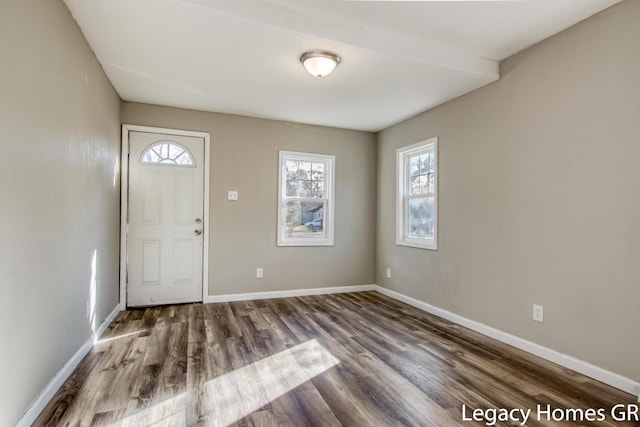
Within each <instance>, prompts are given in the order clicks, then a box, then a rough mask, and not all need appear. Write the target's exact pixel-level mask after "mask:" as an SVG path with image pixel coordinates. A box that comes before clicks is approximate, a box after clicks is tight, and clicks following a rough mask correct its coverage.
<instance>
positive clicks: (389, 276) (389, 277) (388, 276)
mask: <svg viewBox="0 0 640 427" xmlns="http://www.w3.org/2000/svg"><path fill="white" fill-rule="evenodd" d="M387 279H391V269H390V268H387Z"/></svg>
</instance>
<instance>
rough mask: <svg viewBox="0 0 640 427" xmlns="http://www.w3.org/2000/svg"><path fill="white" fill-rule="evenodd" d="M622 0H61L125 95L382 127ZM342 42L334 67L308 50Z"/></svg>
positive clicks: (456, 92)
mask: <svg viewBox="0 0 640 427" xmlns="http://www.w3.org/2000/svg"><path fill="white" fill-rule="evenodd" d="M619 1H620V0H520V1H518V0H514V1H499V0H494V1H456V0H450V1H359V0H354V1H341V0H262V1H259V0H64V2H65V3H66V5H67V7H68V8H69V10H70V11H71V13H72V14H73V16H74V18H75V19H76V21H78V24H79V25H80V28H81V29H82V31H83V33H84V35H85V37H86V38H87V40H88V42H89V44H90V45H91V47H92V48H93V50H94V52H95V54H96V56H97V57H98V60H99V61H100V62H101V63H102V66H103V67H104V70H105V72H106V73H107V76H108V77H109V79H110V80H111V82H112V83H113V85H114V87H115V89H116V91H117V92H118V94H119V95H120V96H121V97H122V99H124V100H127V101H136V102H143V103H150V104H159V105H168V106H174V107H182V108H191V109H196V110H204V111H215V112H223V113H231V114H242V115H247V116H254V117H263V118H270V119H278V120H285V121H293V122H300V123H309V124H316V125H325V126H335V127H342V128H348V129H358V130H368V131H377V130H380V129H384V128H385V127H388V126H390V125H392V124H394V123H397V122H399V121H401V120H403V119H406V118H408V117H411V116H413V115H415V114H417V113H419V112H421V111H424V110H427V109H429V108H432V107H434V106H436V105H439V104H442V103H443V102H446V101H448V100H450V99H453V98H455V97H458V96H460V95H463V94H465V93H468V92H470V91H472V90H475V89H477V88H479V87H481V86H483V85H486V84H488V83H491V82H493V81H495V80H497V79H499V67H498V64H499V61H500V60H502V59H504V58H507V57H508V56H510V55H512V54H514V53H516V52H518V51H520V50H522V49H524V48H526V47H527V46H530V45H532V44H535V43H537V42H538V41H540V40H543V39H545V38H547V37H549V36H551V35H553V34H555V33H557V32H559V31H561V30H563V29H565V28H567V27H569V26H571V25H573V24H575V23H577V22H579V21H581V20H583V19H585V18H587V17H589V16H591V15H593V14H594V13H597V12H599V11H600V10H603V9H605V8H607V7H608V6H611V5H612V4H614V3H617V2H619ZM312 49H323V50H330V51H333V52H336V53H337V54H339V55H340V56H341V57H342V62H341V64H340V65H339V66H338V68H337V69H336V71H334V73H333V74H331V75H330V76H328V77H325V78H322V79H318V78H316V77H312V76H311V75H309V74H307V73H306V71H305V70H304V68H303V67H302V65H301V64H300V63H299V61H298V58H299V57H300V55H301V54H302V53H303V52H304V51H306V50H312Z"/></svg>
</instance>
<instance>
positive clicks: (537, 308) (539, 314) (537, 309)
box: [533, 304, 544, 323]
mask: <svg viewBox="0 0 640 427" xmlns="http://www.w3.org/2000/svg"><path fill="white" fill-rule="evenodd" d="M533 320H535V321H536V322H540V323H542V322H543V321H544V308H543V307H542V306H541V305H538V304H533Z"/></svg>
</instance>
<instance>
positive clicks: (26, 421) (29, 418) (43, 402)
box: [16, 304, 121, 427]
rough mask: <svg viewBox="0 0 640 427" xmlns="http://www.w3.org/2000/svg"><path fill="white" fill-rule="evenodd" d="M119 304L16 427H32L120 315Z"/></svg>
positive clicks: (54, 378)
mask: <svg viewBox="0 0 640 427" xmlns="http://www.w3.org/2000/svg"><path fill="white" fill-rule="evenodd" d="M120 311H121V310H120V304H118V305H117V306H116V308H114V309H113V311H112V312H111V313H109V315H108V316H107V318H106V319H105V320H104V321H103V322H102V323H101V324H100V327H99V328H98V330H97V331H96V332H95V333H94V334H92V335H91V337H89V339H88V340H87V341H85V343H84V344H82V347H80V348H79V349H78V351H76V352H75V354H74V355H73V356H72V357H71V359H69V360H68V361H67V363H65V365H64V366H63V367H62V369H60V370H59V371H58V372H57V373H56V375H55V376H54V377H53V378H52V379H51V381H49V384H47V386H46V387H45V388H44V389H43V390H42V391H41V392H40V394H39V395H38V397H36V399H35V400H34V401H33V403H32V404H31V406H29V409H27V411H26V412H25V413H24V415H23V416H22V418H20V420H19V421H18V424H16V427H28V426H30V425H32V424H33V423H34V422H35V420H36V419H37V418H38V416H39V415H40V413H41V412H42V410H43V409H44V408H45V407H46V406H47V404H48V403H49V401H50V400H51V399H52V398H53V396H54V395H55V394H56V392H57V391H58V389H59V388H60V387H61V386H62V384H64V382H65V381H66V380H67V379H68V378H69V376H70V375H71V374H72V373H73V371H74V369H76V367H77V366H78V365H79V364H80V362H81V361H82V359H83V358H84V357H85V356H86V355H87V354H88V353H89V352H90V351H91V348H93V345H94V344H95V343H96V341H97V340H98V339H99V338H100V337H101V336H102V334H104V332H105V331H106V330H107V328H108V327H109V325H110V324H111V322H113V319H115V318H116V316H117V315H118V313H120Z"/></svg>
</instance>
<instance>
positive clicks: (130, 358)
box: [34, 292, 640, 427]
mask: <svg viewBox="0 0 640 427" xmlns="http://www.w3.org/2000/svg"><path fill="white" fill-rule="evenodd" d="M618 404H625V405H626V404H630V405H634V397H633V396H631V395H629V394H626V393H623V392H621V391H619V390H616V389H614V388H611V387H609V386H607V385H605V384H602V383H599V382H597V381H595V380H593V379H590V378H588V377H585V376H583V375H581V374H578V373H576V372H573V371H570V370H568V369H566V368H564V367H561V366H558V365H555V364H553V363H551V362H548V361H545V360H542V359H540V358H537V357H535V356H533V355H531V354H528V353H525V352H522V351H520V350H517V349H515V348H512V347H510V346H508V345H506V344H503V343H500V342H498V341H495V340H492V339H490V338H487V337H485V336H482V335H481V334H478V333H476V332H473V331H470V330H468V329H465V328H463V327H461V326H458V325H455V324H452V323H450V322H448V321H446V320H444V319H441V318H438V317H435V316H432V315H429V314H427V313H424V312H422V311H420V310H418V309H416V308H414V307H411V306H409V305H406V304H404V303H400V302H398V301H395V300H393V299H390V298H388V297H386V296H383V295H381V294H379V293H377V292H362V293H352V294H333V295H322V296H306V297H299V298H282V299H273V300H259V301H243V302H232V303H219V304H204V305H203V304H185V305H173V306H163V307H150V308H145V309H132V310H127V311H125V312H122V313H120V315H119V316H118V317H117V318H116V320H115V321H114V322H112V324H111V325H110V326H109V328H108V330H107V332H106V333H105V334H104V336H103V337H102V338H101V340H100V341H98V343H96V345H95V346H94V348H93V349H92V350H91V352H90V353H89V354H88V355H87V356H86V357H85V358H84V359H83V361H82V362H81V363H80V364H79V365H78V367H77V368H76V370H75V371H74V372H73V373H72V375H71V376H70V377H69V379H68V380H67V381H66V382H65V384H64V385H63V386H62V387H61V388H60V390H59V391H58V392H57V394H56V395H55V396H54V397H53V399H52V400H51V402H50V403H49V404H48V405H47V407H46V408H45V409H44V410H43V412H42V414H41V415H40V417H39V418H38V419H37V420H36V422H35V424H34V426H37V427H39V426H74V427H75V426H151V425H153V426H171V427H173V426H176V427H178V426H238V427H240V426H242V427H244V426H257V427H262V426H328V427H333V426H347V427H352V426H356V427H358V426H375V427H378V426H437V427H440V426H444V427H447V426H452V427H453V426H486V425H497V426H518V425H521V423H520V422H519V421H517V420H503V421H500V420H497V421H496V422H495V423H493V422H491V421H492V420H491V419H490V418H486V419H483V420H481V419H476V420H469V419H463V412H462V406H463V405H466V407H467V412H466V413H465V415H466V418H469V417H470V416H471V413H472V411H473V410H474V409H482V410H491V409H496V410H499V409H502V408H504V409H508V410H510V409H513V408H516V409H523V410H527V409H531V410H532V412H531V415H530V416H529V419H528V421H527V423H526V425H528V426H563V425H566V426H583V425H584V426H601V427H613V426H640V423H639V422H636V421H635V420H633V419H632V418H631V419H629V420H626V421H615V420H614V419H613V417H612V415H611V412H610V411H611V408H612V407H613V406H614V405H618ZM538 405H541V406H542V407H543V408H546V406H547V405H550V407H551V408H552V409H558V410H560V411H565V410H566V409H570V410H572V411H573V410H577V409H579V410H581V411H583V412H582V413H586V412H585V411H586V410H588V409H590V408H591V409H596V410H598V409H600V408H602V411H603V414H604V415H605V416H604V418H605V419H602V420H593V421H589V420H588V419H584V418H583V419H582V420H579V418H580V416H579V414H580V412H579V411H578V412H576V411H573V412H570V413H569V415H568V416H565V418H564V419H562V420H553V419H547V418H546V417H544V416H543V417H542V418H540V419H538V417H537V407H538ZM632 409H633V406H632ZM557 413H558V412H557ZM563 413H566V412H563ZM575 414H578V415H577V416H578V421H575V420H574V419H573V418H571V417H575V416H576V415H575ZM543 415H544V414H543ZM567 417H568V419H567Z"/></svg>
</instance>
